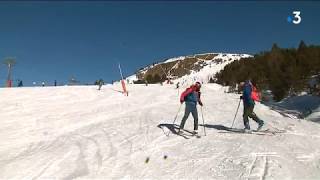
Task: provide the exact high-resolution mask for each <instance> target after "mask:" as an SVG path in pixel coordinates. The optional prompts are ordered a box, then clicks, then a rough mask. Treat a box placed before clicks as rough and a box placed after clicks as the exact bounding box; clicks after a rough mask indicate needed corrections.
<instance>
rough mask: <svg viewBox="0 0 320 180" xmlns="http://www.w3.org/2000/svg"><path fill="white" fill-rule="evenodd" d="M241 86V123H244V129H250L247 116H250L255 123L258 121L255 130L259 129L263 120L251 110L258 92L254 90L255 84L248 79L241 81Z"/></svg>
mask: <svg viewBox="0 0 320 180" xmlns="http://www.w3.org/2000/svg"><path fill="white" fill-rule="evenodd" d="M240 85H241V86H243V94H242V96H240V98H241V99H242V100H243V123H244V127H245V128H244V130H245V131H250V125H249V118H248V117H250V118H252V119H253V120H254V121H255V122H256V123H258V128H257V131H259V130H260V129H261V128H262V126H263V124H264V122H263V121H262V120H261V119H260V118H258V116H257V115H256V114H255V113H254V112H253V109H254V106H255V102H254V101H255V100H256V101H258V100H259V97H258V93H257V91H256V88H255V86H253V85H252V83H251V81H250V80H247V81H246V82H245V83H241V84H240Z"/></svg>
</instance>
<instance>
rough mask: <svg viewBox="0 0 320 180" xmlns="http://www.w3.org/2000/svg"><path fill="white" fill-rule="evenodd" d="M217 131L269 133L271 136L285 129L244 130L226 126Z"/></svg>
mask: <svg viewBox="0 0 320 180" xmlns="http://www.w3.org/2000/svg"><path fill="white" fill-rule="evenodd" d="M218 133H242V134H254V135H269V136H273V135H276V134H279V133H285V131H284V130H283V131H281V130H277V131H275V130H270V129H264V130H249V131H246V130H244V129H237V128H227V129H223V130H219V131H218Z"/></svg>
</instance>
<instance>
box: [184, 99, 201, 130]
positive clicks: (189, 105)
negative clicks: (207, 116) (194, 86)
mask: <svg viewBox="0 0 320 180" xmlns="http://www.w3.org/2000/svg"><path fill="white" fill-rule="evenodd" d="M190 113H191V114H192V117H193V120H194V126H193V130H198V111H197V104H196V103H193V102H186V109H185V111H184V116H183V118H182V121H181V124H180V129H183V128H184V125H185V123H186V121H187V119H188V117H189V115H190Z"/></svg>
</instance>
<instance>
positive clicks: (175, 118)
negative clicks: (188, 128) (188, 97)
mask: <svg viewBox="0 0 320 180" xmlns="http://www.w3.org/2000/svg"><path fill="white" fill-rule="evenodd" d="M181 106H182V104H180V106H179V109H178V112H177V114H176V117H174V120H173V123H172V125H174V123H175V122H176V120H177V117H178V114H179V112H180V109H181Z"/></svg>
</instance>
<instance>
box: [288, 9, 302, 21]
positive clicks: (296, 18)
mask: <svg viewBox="0 0 320 180" xmlns="http://www.w3.org/2000/svg"><path fill="white" fill-rule="evenodd" d="M292 14H293V15H291V16H288V17H287V21H288V22H289V23H293V24H300V23H301V21H302V18H301V12H300V11H293V12H292Z"/></svg>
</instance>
